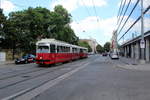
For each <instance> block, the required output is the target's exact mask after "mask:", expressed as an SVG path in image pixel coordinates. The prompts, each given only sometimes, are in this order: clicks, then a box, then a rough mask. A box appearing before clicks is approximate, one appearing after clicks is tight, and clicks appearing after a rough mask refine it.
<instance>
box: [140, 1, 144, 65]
mask: <svg viewBox="0 0 150 100" xmlns="http://www.w3.org/2000/svg"><path fill="white" fill-rule="evenodd" d="M143 17H144V15H143V0H141V41H140V48H141V63H142V64H143V63H145V59H144V58H145V54H144V52H145V41H144V22H143Z"/></svg>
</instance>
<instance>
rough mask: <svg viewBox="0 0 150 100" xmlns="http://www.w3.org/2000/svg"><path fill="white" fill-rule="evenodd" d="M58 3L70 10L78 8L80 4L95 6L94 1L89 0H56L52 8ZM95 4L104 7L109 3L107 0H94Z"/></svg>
mask: <svg viewBox="0 0 150 100" xmlns="http://www.w3.org/2000/svg"><path fill="white" fill-rule="evenodd" d="M58 4H60V5H63V7H64V8H66V9H67V10H68V11H69V12H71V11H73V10H75V9H77V8H78V7H79V6H93V3H92V1H89V0H88V1H87V0H55V1H54V2H53V3H52V4H51V7H52V9H53V8H54V7H55V6H56V5H58ZM94 4H95V6H98V7H102V6H105V5H106V4H107V3H106V1H105V0H94Z"/></svg>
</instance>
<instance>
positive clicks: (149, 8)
mask: <svg viewBox="0 0 150 100" xmlns="http://www.w3.org/2000/svg"><path fill="white" fill-rule="evenodd" d="M149 10H150V6H149V7H148V8H147V9H146V10H145V11H144V12H143V14H145V13H147V12H148V11H149ZM140 18H141V16H139V17H138V19H137V20H136V21H135V22H134V23H133V24H132V25H131V26H130V28H129V29H128V30H127V31H126V32H125V33H124V34H123V35H122V36H121V37H120V38H119V40H118V41H120V40H121V38H123V37H124V35H125V34H127V32H128V31H129V30H130V29H131V28H132V27H133V26H134V25H135V24H136V23H137V22H138V21H139V20H140Z"/></svg>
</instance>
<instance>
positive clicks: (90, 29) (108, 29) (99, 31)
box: [71, 16, 117, 44]
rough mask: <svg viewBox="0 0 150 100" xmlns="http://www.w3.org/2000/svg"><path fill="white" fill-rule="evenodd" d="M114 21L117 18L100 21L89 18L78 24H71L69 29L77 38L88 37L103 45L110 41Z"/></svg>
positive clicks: (114, 24)
mask: <svg viewBox="0 0 150 100" xmlns="http://www.w3.org/2000/svg"><path fill="white" fill-rule="evenodd" d="M116 21H117V17H111V18H107V19H101V18H100V17H98V18H97V17H96V16H91V17H87V18H85V19H83V20H81V21H79V22H78V23H77V22H72V23H71V27H72V29H73V30H74V31H75V33H76V35H77V36H79V37H80V36H82V35H84V37H85V35H86V37H89V36H90V37H92V38H95V39H97V40H98V42H99V43H101V44H104V43H105V42H106V41H109V40H110V38H111V36H112V32H113V30H114V29H116ZM83 31H85V32H83ZM92 33H94V34H92Z"/></svg>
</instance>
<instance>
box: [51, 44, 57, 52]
mask: <svg viewBox="0 0 150 100" xmlns="http://www.w3.org/2000/svg"><path fill="white" fill-rule="evenodd" d="M50 52H51V53H56V51H55V45H54V44H51V45H50Z"/></svg>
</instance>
